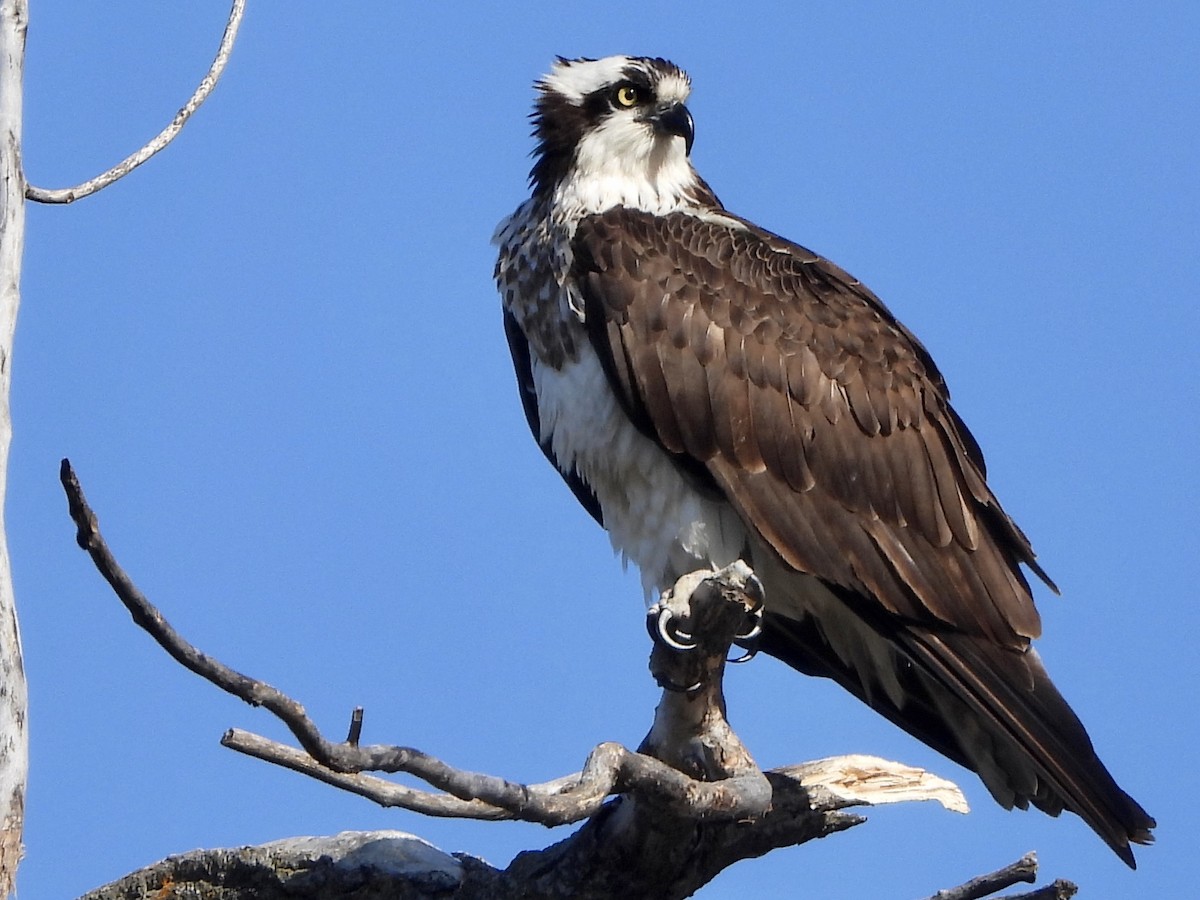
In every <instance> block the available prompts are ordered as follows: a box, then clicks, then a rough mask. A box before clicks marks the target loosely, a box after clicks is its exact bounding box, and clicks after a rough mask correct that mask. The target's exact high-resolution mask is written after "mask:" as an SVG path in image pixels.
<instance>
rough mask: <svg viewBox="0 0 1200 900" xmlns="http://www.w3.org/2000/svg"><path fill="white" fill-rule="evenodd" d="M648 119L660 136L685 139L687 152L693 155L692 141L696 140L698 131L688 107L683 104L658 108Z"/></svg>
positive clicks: (669, 104) (668, 104)
mask: <svg viewBox="0 0 1200 900" xmlns="http://www.w3.org/2000/svg"><path fill="white" fill-rule="evenodd" d="M646 119H647V121H649V122H650V123H651V124H652V125H653V126H654V130H655V131H657V132H658V133H659V134H673V135H675V136H676V137H681V138H683V142H684V150H685V152H686V153H687V155H688V156H691V155H692V141H693V140H695V137H696V129H695V125H694V124H693V122H692V114H691V113H690V112H689V111H688V108H687V107H686V106H684V105H683V104H682V103H667V104H664V105H662V106H659V107H656V108H655V110H654V111H653V112H652V113H650V115H648V116H647V117H646Z"/></svg>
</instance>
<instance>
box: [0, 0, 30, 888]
mask: <svg viewBox="0 0 1200 900" xmlns="http://www.w3.org/2000/svg"><path fill="white" fill-rule="evenodd" d="M27 16H28V9H27V6H26V3H25V0H3V2H0V897H7V896H9V895H10V894H11V893H12V890H13V882H14V879H15V877H16V872H17V864H18V863H19V862H20V859H21V852H22V844H21V836H22V832H23V830H24V824H25V778H26V773H27V771H28V768H29V743H28V736H27V734H26V730H25V713H26V702H27V692H26V684H25V664H24V661H23V659H22V655H21V633H20V629H19V627H18V625H17V608H16V597H15V595H14V593H13V583H12V569H11V566H10V564H9V558H8V542H7V538H6V531H5V524H4V497H5V493H6V488H7V485H8V448H9V444H10V442H11V441H12V416H11V411H10V408H9V387H10V385H11V383H12V365H11V363H12V351H13V332H14V330H15V328H16V324H17V308H18V307H19V306H20V302H21V256H22V253H23V252H24V247H25V179H24V176H23V174H22V170H21V106H22V95H21V92H22V80H23V77H24V61H25V30H26V25H27V22H28V18H27Z"/></svg>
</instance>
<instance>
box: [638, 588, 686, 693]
mask: <svg viewBox="0 0 1200 900" xmlns="http://www.w3.org/2000/svg"><path fill="white" fill-rule="evenodd" d="M650 618H651V619H653V620H654V621H653V623H651V622H650V621H647V623H646V624H647V625H648V626H650V627H652V628H653V630H652V631H651V632H650V636H651V637H652V638H654V639H655V640H659V641H662V643H664V644H666V645H667V646H668V647H670V648H671V649H672V650H681V651H687V650H695V649H696V639H695V638H694V637H692V635H691V633H690V632H687V631H684V630H683V629H681V628H680V627H679V626H678V625H672V624H671V622H672V621H673V620H674V619H675V614H674V613H673V612H671V610H669V609H667V608H666V607H665V606H664V607H662V608H660V609H659V610H658V613H657V615H655V613H654V611H653V610H651V612H650ZM688 690H689V691H690V690H693V688H688Z"/></svg>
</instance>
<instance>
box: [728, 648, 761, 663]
mask: <svg viewBox="0 0 1200 900" xmlns="http://www.w3.org/2000/svg"><path fill="white" fill-rule="evenodd" d="M745 649H746V652H745V653H743V654H742V655H741V656H739V657H738V658H737V659H727V660H725V662H727V663H730V664H732V665H738V664H739V663H748V662H750V660H752V659H754V657H756V656H758V647H747V648H745Z"/></svg>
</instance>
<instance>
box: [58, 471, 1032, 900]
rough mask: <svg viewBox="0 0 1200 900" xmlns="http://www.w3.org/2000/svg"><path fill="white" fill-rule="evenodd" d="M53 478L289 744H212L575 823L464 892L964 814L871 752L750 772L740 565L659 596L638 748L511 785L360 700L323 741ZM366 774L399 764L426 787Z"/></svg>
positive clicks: (207, 673)
mask: <svg viewBox="0 0 1200 900" xmlns="http://www.w3.org/2000/svg"><path fill="white" fill-rule="evenodd" d="M60 476H61V480H62V484H63V488H64V490H65V491H66V494H67V499H68V505H69V510H70V514H71V518H72V519H73V520H74V522H75V525H76V528H77V534H76V538H77V541H78V543H79V545H80V547H82V548H83V549H84V550H86V551H87V552H88V553H89V555H90V556H91V558H92V560H93V562H94V563H95V565H96V568H97V569H98V570H99V571H100V573H101V574H102V575H103V576H104V578H105V579H106V580H107V581H108V583H109V584H110V585H111V586H112V588H113V590H114V591H115V592H116V594H117V596H118V598H120V600H121V602H122V603H124V605H125V607H126V608H127V609H128V610H129V612H130V613H131V614H132V616H133V619H134V621H135V622H136V623H137V624H138V625H140V626H141V627H142V628H143V629H145V630H146V631H147V632H148V633H149V634H150V635H151V636H152V637H153V638H154V639H155V640H156V641H157V642H158V643H159V644H160V645H161V646H162V647H163V648H164V649H165V650H166V651H167V652H168V653H169V654H170V655H171V656H172V657H174V658H175V659H176V660H177V661H179V662H180V663H181V664H182V665H184V666H185V667H187V668H188V669H190V670H191V671H193V672H195V673H196V674H198V675H200V676H201V677H203V678H205V679H207V680H208V681H210V682H212V683H213V684H215V685H216V686H218V687H220V688H221V689H222V690H224V691H227V692H228V693H231V694H233V695H234V696H236V697H239V698H241V699H242V700H245V701H246V702H247V703H250V704H252V705H255V706H263V707H265V708H267V709H268V710H270V711H271V712H272V713H273V714H274V715H275V716H276V717H277V718H279V719H280V720H281V721H282V722H283V723H284V724H285V725H287V727H288V728H289V730H290V731H291V732H292V734H293V735H294V736H295V737H296V739H297V740H298V741H299V743H300V745H301V747H302V748H303V749H298V748H295V747H289V746H287V745H284V744H280V743H278V742H275V741H271V740H268V739H266V738H263V737H260V736H258V735H254V734H250V733H248V732H245V731H241V730H238V729H232V730H230V731H228V732H227V733H226V734H225V736H224V737H223V738H222V743H223V744H224V745H225V746H227V747H230V748H232V749H235V750H238V751H239V752H242V753H247V754H249V755H252V756H256V757H258V758H260V759H263V760H266V761H268V762H271V763H274V764H276V765H281V766H285V767H287V768H290V769H293V770H295V771H297V772H301V773H303V774H305V775H308V776H310V777H313V778H317V779H319V780H321V781H323V782H326V783H328V784H330V785H333V786H335V787H338V788H341V789H343V790H347V791H350V792H353V793H356V794H360V795H362V796H364V797H367V798H369V799H371V800H374V801H375V802H377V803H380V804H382V805H385V806H399V807H403V808H405V809H410V810H414V811H416V812H420V813H424V814H426V815H433V816H449V817H458V818H475V819H521V820H524V821H529V822H537V823H540V824H543V825H548V826H550V825H560V824H567V823H571V822H578V821H582V820H585V819H586V820H587V822H586V824H585V825H584V826H583V828H581V829H580V830H579V831H578V832H576V833H575V834H574V835H572V836H571V837H570V838H568V839H567V840H565V841H563V842H561V843H559V844H556V845H554V846H552V847H549V848H547V849H545V850H540V851H531V852H529V853H524V854H521V855H520V856H518V857H517V859H515V860H514V861H513V863H512V865H511V866H510V867H509V868H508V869H507V870H505V871H503V872H501V871H498V870H493V869H491V868H490V867H487V866H483V865H482V864H480V865H479V866H476V867H474V868H470V873H471V878H474V879H475V880H476V882H478V884H485V889H481V890H482V893H479V894H478V896H490V897H506V896H513V897H515V896H522V897H526V896H528V897H584V898H586V897H608V896H660V897H685V896H689V895H690V894H691V893H692V892H694V891H695V890H697V889H698V888H699V887H701V886H702V885H704V884H705V883H707V882H708V881H709V880H711V879H712V878H713V877H714V876H715V875H716V874H718V873H719V872H720V871H722V870H723V869H725V868H726V867H728V866H729V865H731V864H733V863H734V862H737V861H739V860H742V859H746V858H749V857H754V856H761V855H763V854H764V853H768V852H770V851H771V850H774V849H777V848H780V847H786V846H792V845H796V844H800V843H803V842H805V841H808V840H811V839H813V838H817V837H824V836H826V835H829V834H832V833H834V832H837V831H841V830H844V829H846V828H849V827H852V826H854V825H857V824H859V823H860V822H862V821H864V820H863V819H862V818H861V817H859V816H856V815H852V814H849V813H846V812H844V810H845V809H847V808H849V807H853V806H862V805H874V804H879V803H893V802H904V801H909V800H936V801H938V802H940V803H942V804H943V805H944V806H946V807H947V808H949V809H953V810H957V811H960V812H965V811H966V804H965V801H964V799H963V797H962V794H961V792H960V791H959V790H958V788H957V787H955V786H954V785H953V784H951V783H949V782H947V781H944V780H942V779H940V778H937V777H936V776H933V775H930V774H929V773H927V772H924V771H922V770H919V769H913V768H910V767H907V766H902V765H900V764H898V763H893V762H888V761H885V760H881V759H877V758H874V757H863V756H851V757H840V758H836V759H830V760H821V761H817V762H814V763H806V764H804V765H800V766H791V767H787V768H783V769H776V770H773V771H770V772H766V773H764V772H762V771H761V770H760V769H759V768H758V766H757V765H756V764H755V763H754V760H753V759H752V758H751V757H750V755H749V753H748V752H747V751H746V749H745V747H743V746H742V744H741V742H740V741H739V740H738V738H737V736H736V735H735V734H734V733H733V731H732V729H730V728H729V726H728V723H727V722H726V721H725V718H724V705H725V704H724V697H723V695H722V676H723V670H724V666H725V659H726V655H727V653H728V651H729V647H730V644H731V642H732V641H733V640H734V638H735V636H737V635H738V634H739V632H741V633H743V634H744V633H745V622H746V617H747V614H748V612H752V611H753V609H754V608H755V607H756V606H757V605H758V600H757V599H756V597H755V596H754V594H755V591H754V590H753V587H754V585H755V584H756V582H755V581H754V579H753V575H752V574H751V573H749V570H748V569H746V568H745V567H744V566H741V565H740V564H736V565H735V566H733V567H730V569H727V570H724V571H722V572H718V573H706V574H704V575H702V576H700V577H690V578H685V579H681V580H680V583H679V584H678V585H677V586H676V590H675V591H674V596H671V595H670V594H669V595H668V596H667V597H666V598H664V603H665V604H667V605H668V606H669V607H670V610H671V616H672V617H673V621H675V622H676V631H675V632H674V633H675V634H676V635H677V636H684V637H686V638H687V640H688V641H689V642H691V646H690V647H689V649H686V650H685V649H679V644H678V643H677V642H676V641H671V642H669V643H668V642H662V641H659V642H657V645H656V647H655V649H654V652H653V654H652V657H651V669H652V671H653V672H654V674H655V677H656V678H657V679H658V680H659V682H660V684H663V685H664V686H665V689H664V691H663V697H662V700H661V702H660V703H659V706H658V709H657V710H656V713H655V721H654V726H653V728H652V729H651V731H650V734H649V735H648V736H647V738H646V740H645V741H644V742H643V744H642V746H641V747H640V748H639V750H638V752H634V751H631V750H628V749H626V748H624V747H622V746H620V745H618V744H613V743H604V744H600V745H599V746H598V747H596V748H595V749H594V750H593V751H592V753H591V754H590V755H589V756H588V759H587V761H586V763H585V764H584V766H583V769H582V770H581V771H580V772H577V773H574V774H572V775H568V776H565V777H563V778H558V779H555V780H553V781H548V782H545V783H543V784H534V785H524V784H518V783H514V782H511V781H507V780H505V779H503V778H497V777H494V776H491V775H484V774H480V773H475V772H468V771H464V770H461V769H456V768H454V767H453V766H450V765H448V764H447V763H445V762H443V761H441V760H439V759H437V758H435V757H433V756H430V755H429V754H426V753H423V752H421V751H419V750H416V749H413V748H410V747H400V746H388V745H365V746H363V745H360V744H359V743H358V737H359V732H360V730H361V710H356V711H355V713H354V716H353V718H352V721H351V728H350V733H349V736H348V738H347V740H346V741H343V742H333V741H330V740H328V739H326V738H325V737H324V736H323V735H322V734H321V733H320V731H319V730H318V728H317V727H316V725H315V724H314V723H313V722H312V721H311V719H309V717H308V715H307V713H306V712H305V710H304V708H303V706H301V705H300V704H299V703H297V702H296V701H295V700H293V699H292V698H290V697H288V696H287V695H285V694H283V693H282V692H280V691H278V690H277V689H275V688H274V687H272V686H270V685H268V684H266V683H264V682H261V681H258V680H257V679H254V678H251V677H249V676H247V675H243V674H242V673H240V672H236V671H234V670H233V669H231V668H229V667H228V666H226V665H225V664H223V663H221V662H220V661H219V660H216V659H214V658H212V657H211V656H208V655H207V654H205V653H203V652H202V651H200V650H199V649H197V648H196V647H194V646H193V645H192V644H190V643H189V642H188V641H187V640H185V639H184V638H183V637H182V635H180V634H179V633H178V632H177V631H175V629H174V628H172V627H171V625H170V623H168V622H167V621H166V619H165V618H164V617H163V616H162V614H161V613H160V612H159V611H158V610H157V609H156V608H155V607H154V606H153V605H152V604H151V603H150V602H149V600H147V598H146V597H145V595H144V594H142V592H141V591H140V590H139V589H138V588H137V586H136V585H135V584H134V583H133V582H132V580H131V579H130V578H129V576H128V575H127V574H126V573H125V572H124V570H123V569H122V568H121V567H120V565H119V564H118V563H117V561H116V559H115V558H114V557H113V554H112V552H111V551H110V550H109V548H108V545H107V543H106V542H105V540H104V538H103V536H102V535H101V534H100V531H99V527H98V524H97V520H96V515H95V513H94V512H93V511H92V510H91V508H90V507H89V506H88V503H87V501H86V499H85V498H84V496H83V492H82V489H81V488H80V485H79V481H78V479H77V478H76V476H75V473H74V472H73V470H72V469H71V465H70V463H69V462H68V461H67V460H63V463H62V469H61V473H60ZM671 644H674V645H675V646H671ZM369 773H406V774H409V775H412V776H415V777H417V778H419V779H421V780H423V781H424V782H425V783H426V784H428V785H429V786H430V787H431V788H432V790H418V789H414V788H409V787H406V786H403V785H399V784H396V783H394V782H392V781H389V780H387V779H384V778H380V777H379V776H378V775H374V774H369ZM340 839H341V838H340ZM306 846H308V845H306ZM308 849H312V848H311V847H309V848H308ZM305 852H308V851H307V850H306V851H305ZM222 858H224V857H222ZM189 865H191V864H190V863H189ZM189 871H191V870H189ZM489 873H490V874H489ZM463 877H464V878H465V877H467V876H465V875H464V876H463ZM1009 883H1011V882H1009ZM478 884H477V886H478ZM96 896H103V895H102V894H100V893H97V894H96ZM111 896H119V895H117V894H113V895H111ZM247 896H250V895H249V894H248V895H247ZM459 896H463V895H461V894H460V895H459ZM468 896H475V895H468ZM945 896H946V897H948V898H949V897H954V898H956V900H959V898H961V900H965V898H967V897H968V896H983V895H967V894H960V895H952V894H947V895H945Z"/></svg>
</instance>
